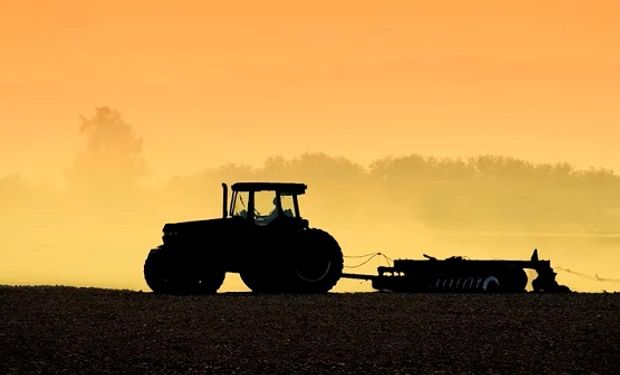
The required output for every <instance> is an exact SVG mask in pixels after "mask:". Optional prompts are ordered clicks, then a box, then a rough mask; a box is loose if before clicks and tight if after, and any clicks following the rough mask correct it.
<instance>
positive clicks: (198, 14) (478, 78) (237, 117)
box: [0, 0, 620, 179]
mask: <svg viewBox="0 0 620 375" xmlns="http://www.w3.org/2000/svg"><path fill="white" fill-rule="evenodd" d="M128 3H129V4H130V5H128ZM379 4H380V5H379ZM619 16H620V3H619V2H618V1H615V0H614V1H610V0H608V1H604V0H601V1H595V2H592V1H567V0H561V1H559V0H558V1H556V0H553V1H539V0H538V1H512V2H508V1H491V0H488V1H417V2H414V1H381V2H360V1H350V2H348V1H347V2H345V1H338V2H333V1H327V2H317V1H313V2H309V3H307V5H299V3H298V2H291V1H282V2H271V1H261V2H255V1H252V2H250V1H248V2H237V1H230V2H205V1H153V0H149V1H131V2H127V1H105V2H104V1H101V2H95V1H81V0H80V1H69V0H67V1H44V0H36V1H2V2H0V51H1V56H0V160H2V163H0V176H2V175H4V174H7V173H20V174H23V175H26V176H30V177H36V178H39V177H48V178H52V179H58V178H60V177H62V176H63V170H64V169H66V168H67V167H68V166H69V165H70V164H71V162H72V160H73V159H74V157H75V155H76V152H77V149H78V147H79V144H80V140H79V138H78V137H79V136H78V134H77V128H78V125H79V115H80V114H82V115H85V116H91V115H92V113H93V111H94V107H96V106H104V105H107V106H110V107H112V108H114V109H116V110H118V111H119V112H121V113H122V114H123V116H124V118H125V120H126V121H127V122H129V123H130V124H132V125H133V126H134V128H135V130H136V132H137V133H138V134H139V135H140V136H141V137H142V138H144V145H145V155H146V156H145V159H146V160H147V162H148V163H149V165H150V167H151V169H152V171H153V173H154V175H155V176H158V177H160V178H165V177H168V176H170V175H173V174H177V173H187V172H194V171H197V170H199V169H201V168H203V167H207V166H215V165H219V164H222V163H226V162H244V163H253V164H259V163H262V161H263V160H264V159H265V158H266V157H268V156H270V155H285V156H291V155H296V154H299V153H302V152H305V151H310V152H316V151H319V152H326V153H328V154H331V155H341V156H345V157H348V158H350V159H352V160H354V161H358V162H362V163H366V162H369V161H371V160H373V159H375V158H378V157H383V156H385V155H388V154H394V155H400V154H408V153H423V154H429V155H436V156H443V155H445V156H468V155H473V154H479V153H499V154H506V155H512V156H516V157H521V158H526V159H530V160H534V161H569V162H571V163H573V164H575V165H577V166H579V167H588V166H590V165H594V166H603V167H608V168H613V169H615V170H617V171H620V148H618V146H617V140H618V133H619V132H620V130H619V125H620V109H619V106H618V103H620V22H618V19H619Z"/></svg>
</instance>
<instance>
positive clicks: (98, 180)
mask: <svg viewBox="0 0 620 375" xmlns="http://www.w3.org/2000/svg"><path fill="white" fill-rule="evenodd" d="M79 130H80V134H81V135H82V136H83V137H84V140H85V147H84V149H83V150H82V151H81V152H80V153H79V155H78V157H77V159H76V161H75V165H74V168H73V169H72V170H71V171H70V173H69V182H70V185H71V186H72V187H74V188H75V187H77V188H87V189H103V190H104V191H108V192H112V193H121V192H123V191H127V189H131V188H132V187H134V186H135V184H136V183H137V182H138V181H139V180H140V179H141V178H143V177H144V176H145V175H146V173H147V168H146V165H145V163H144V160H143V159H142V139H140V138H138V137H137V136H136V134H135V132H134V130H133V128H132V127H131V125H129V124H127V123H126V122H125V121H123V119H122V117H121V115H120V114H119V113H118V112H117V111H115V110H112V109H110V108H108V107H98V108H96V109H95V115H94V116H93V117H91V118H86V117H82V118H81V125H80V128H79Z"/></svg>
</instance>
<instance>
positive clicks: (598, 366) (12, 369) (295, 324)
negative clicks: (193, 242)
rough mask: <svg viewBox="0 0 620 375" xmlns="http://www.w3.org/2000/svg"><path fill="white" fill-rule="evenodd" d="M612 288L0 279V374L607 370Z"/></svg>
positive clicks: (615, 355)
mask: <svg viewBox="0 0 620 375" xmlns="http://www.w3.org/2000/svg"><path fill="white" fill-rule="evenodd" d="M619 364H620V294H564V295H540V294H522V295H521V294H520V295H454V294H450V295H447V294H444V295H438V294H436V295H430V294H387V293H358V294H328V295H308V296H306V295H267V296H257V295H252V294H245V293H230V294H221V295H215V296H158V295H153V294H150V293H140V292H130V291H115V290H102V289H89V288H79V289H78V288H67V287H0V373H2V374H13V373H17V374H32V373H71V374H74V373H161V374H170V373H237V374H240V373H247V374H257V373H265V374H278V373H283V374H291V373H312V374H314V373H329V374H365V373H368V374H369V373H373V374H374V373H389V374H405V373H475V374H480V373H515V372H516V373H600V374H609V373H619V372H618V371H619V370H618V366H619Z"/></svg>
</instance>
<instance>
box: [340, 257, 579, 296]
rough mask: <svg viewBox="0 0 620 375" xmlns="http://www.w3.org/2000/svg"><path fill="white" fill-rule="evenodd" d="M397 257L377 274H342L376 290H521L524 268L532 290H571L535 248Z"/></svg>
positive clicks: (505, 291) (379, 268)
mask: <svg viewBox="0 0 620 375" xmlns="http://www.w3.org/2000/svg"><path fill="white" fill-rule="evenodd" d="M424 256H425V258H426V259H418V260H414V259H396V260H395V261H394V265H393V266H391V267H378V269H377V272H378V275H357V274H343V277H344V278H351V279H365V280H370V281H372V286H373V288H375V289H378V290H385V291H393V292H408V293H412V292H421V293H438V292H448V293H468V292H469V293H472V292H473V293H476V292H477V293H484V292H487V293H520V292H525V291H526V290H527V283H528V277H527V273H526V272H525V270H526V269H529V270H533V271H536V273H537V277H536V278H535V279H534V280H532V283H531V290H532V291H534V292H546V293H563V292H570V289H569V288H568V287H567V286H565V285H560V284H558V283H557V281H556V280H555V276H556V273H555V272H554V271H553V268H551V262H550V261H549V260H542V259H539V258H538V250H534V252H533V253H532V257H531V259H530V260H471V259H466V258H463V257H459V256H455V257H450V258H447V259H443V260H439V259H437V258H434V257H431V256H428V255H424Z"/></svg>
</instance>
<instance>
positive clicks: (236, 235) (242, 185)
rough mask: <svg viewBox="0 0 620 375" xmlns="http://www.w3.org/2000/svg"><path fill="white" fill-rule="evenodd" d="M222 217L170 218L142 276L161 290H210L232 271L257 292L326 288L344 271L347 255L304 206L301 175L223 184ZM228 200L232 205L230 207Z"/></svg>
mask: <svg viewBox="0 0 620 375" xmlns="http://www.w3.org/2000/svg"><path fill="white" fill-rule="evenodd" d="M222 188H223V199H222V200H223V206H222V211H223V212H222V217H221V218H216V219H208V220H199V221H190V222H182V223H172V224H166V225H165V226H164V228H163V244H162V245H160V246H159V247H157V248H155V249H153V250H151V251H150V253H149V254H148V256H147V258H146V261H145V264H144V277H145V280H146V283H147V284H148V286H149V287H150V288H151V289H152V290H153V291H154V292H155V293H170V294H211V293H215V292H216V291H217V290H218V288H219V287H220V286H221V285H222V282H223V281H224V277H225V275H226V273H227V272H235V273H239V274H240V276H241V279H242V280H243V282H244V283H245V284H246V285H247V286H248V287H249V288H250V289H251V290H252V291H253V292H256V293H325V292H327V291H329V290H330V289H331V288H332V287H333V286H334V285H335V284H336V282H337V281H338V280H339V279H340V277H341V275H342V267H343V256H342V250H341V249H340V246H339V245H338V242H337V241H336V240H335V239H334V238H333V237H332V236H331V235H330V234H328V233H327V232H325V231H323V230H321V229H316V228H310V227H309V224H308V220H306V219H304V218H302V216H301V213H300V211H299V202H298V196H299V195H302V194H304V193H305V192H306V188H307V186H306V185H305V184H301V183H278V182H238V183H235V184H233V185H232V197H231V199H230V202H228V186H227V185H226V184H222ZM229 208H230V209H229Z"/></svg>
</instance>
